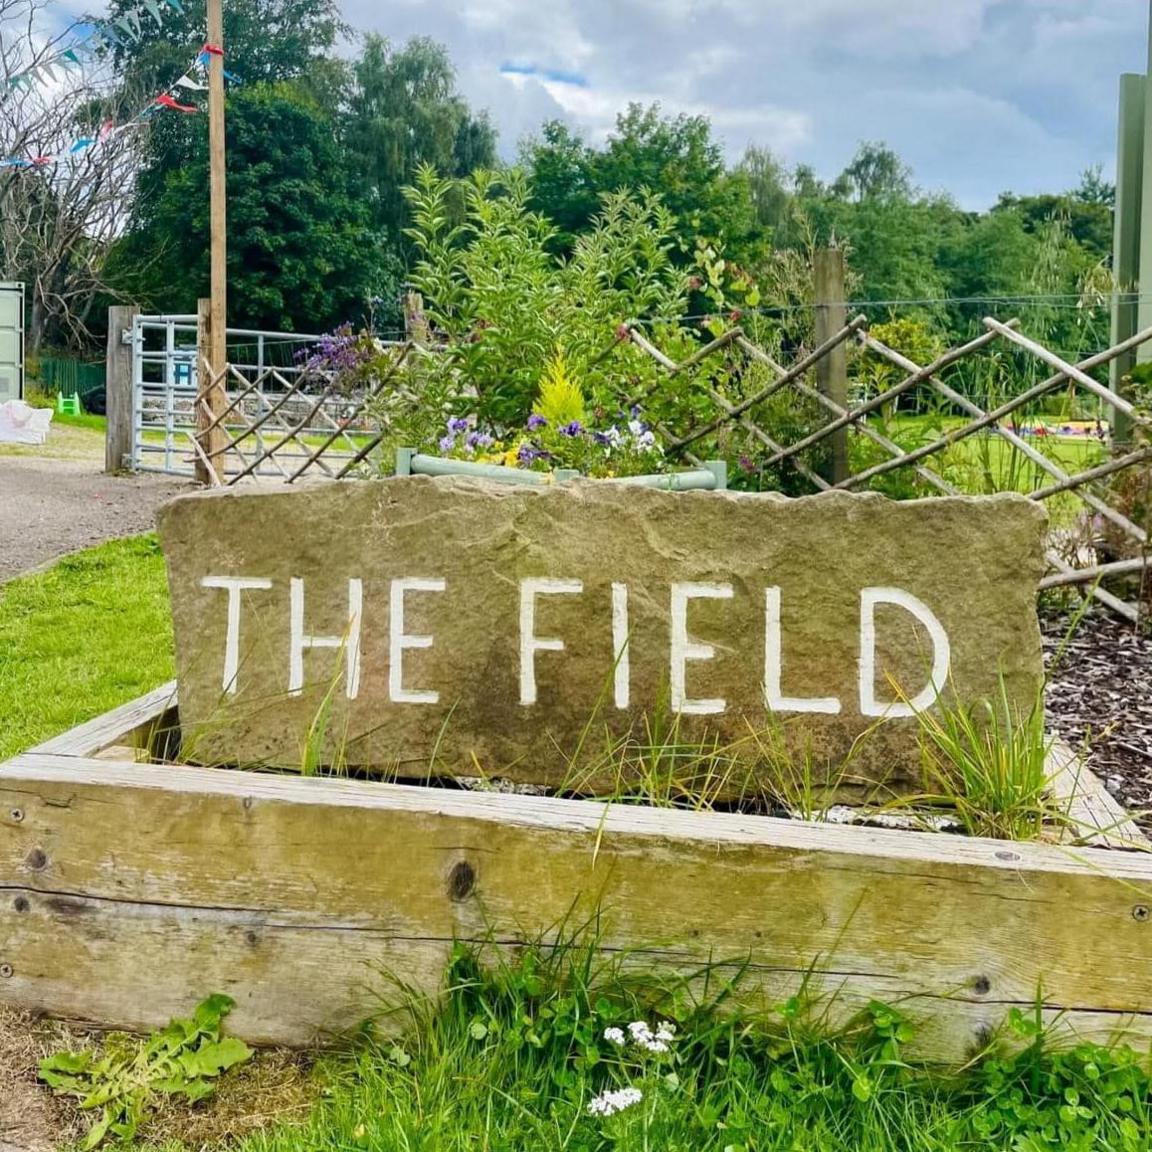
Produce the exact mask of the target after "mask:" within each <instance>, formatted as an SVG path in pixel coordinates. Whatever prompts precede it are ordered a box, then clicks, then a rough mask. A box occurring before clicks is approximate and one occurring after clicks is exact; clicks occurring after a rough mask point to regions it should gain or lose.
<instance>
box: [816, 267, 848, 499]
mask: <svg viewBox="0 0 1152 1152" xmlns="http://www.w3.org/2000/svg"><path fill="white" fill-rule="evenodd" d="M813 271H814V273H815V279H816V345H817V347H819V346H820V345H822V344H825V343H826V342H827V341H828V340H830V339H831V338H832V337H833V336H835V335H836V333H837V332H840V331H841V330H842V329H843V328H844V326H845V324H847V322H848V306H847V304H846V303H845V300H844V280H845V274H844V273H845V266H844V251H843V249H841V248H821V249H818V250H817V252H816V254H815V261H814V265H813ZM816 386H817V388H819V390H820V392H821V393H822V394H823V395H824V396H827V397H828V399H829V400H831V401H833V402H834V403H836V404H838V405H839V406H840V407H841V408H845V409H846V408H847V407H848V350H847V348H846V347H845V345H844V344H843V343H839V344H837V345H836V346H835V347H834V348H833V349H832V350H831V351H830V352H829V353H828V355H827V356H824V357H823V358H822V359H821V360H820V362H819V363H818V364H817V365H816ZM829 443H830V445H831V452H832V455H831V458H830V459H829V460H828V461H827V462H826V463H825V464H823V465H822V466H821V469H820V471H821V473H822V475H823V476H824V479H825V480H827V481H829V482H830V483H832V484H841V483H843V482H844V481H845V480H847V479H848V475H849V467H848V429H847V428H841V429H840V430H839V431H837V432H834V433H833V434H832V435H831V436H830V437H829Z"/></svg>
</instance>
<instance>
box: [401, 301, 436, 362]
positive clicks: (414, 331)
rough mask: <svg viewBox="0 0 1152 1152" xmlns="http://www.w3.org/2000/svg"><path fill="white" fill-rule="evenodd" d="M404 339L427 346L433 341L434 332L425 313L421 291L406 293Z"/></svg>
mask: <svg viewBox="0 0 1152 1152" xmlns="http://www.w3.org/2000/svg"><path fill="white" fill-rule="evenodd" d="M404 339H405V340H411V341H412V343H414V344H420V345H422V346H424V347H425V348H426V347H428V345H429V344H431V343H432V333H431V332H430V331H429V329H428V319H427V317H426V316H425V315H424V297H423V296H422V295H421V294H420V293H419V292H406V293H405V294H404Z"/></svg>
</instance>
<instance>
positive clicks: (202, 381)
mask: <svg viewBox="0 0 1152 1152" xmlns="http://www.w3.org/2000/svg"><path fill="white" fill-rule="evenodd" d="M208 46H209V49H210V51H209V56H208V155H209V171H210V185H211V204H210V220H211V262H212V274H211V295H210V306H209V310H208V321H209V322H208V332H207V333H204V332H201V337H200V348H201V356H200V365H199V368H200V372H199V398H200V400H201V401H202V402H201V403H198V404H197V406H196V412H197V426H198V427H199V428H200V429H202V430H205V429H208V428H209V426H210V425H211V424H212V422H213V420H214V419H215V417H216V416H218V415H219V414H220V413H221V412H223V410H224V408H225V407H226V406H227V403H228V401H227V397H226V384H225V381H226V379H227V377H226V375H225V369H226V366H227V361H228V212H227V169H226V167H225V150H224V56H223V54H222V53H223V50H224V0H208ZM203 319H204V317H203V314H202V316H201V322H202V324H203ZM224 445H225V439H224V429H223V428H222V427H220V426H219V425H217V426H216V427H214V428H211V429H210V430H208V431H205V432H204V435H203V438H202V440H201V447H202V448H203V449H204V453H205V455H206V456H207V457H208V459H209V460H210V461H211V468H212V470H213V471H214V472H215V474H216V476H215V478H216V479H220V478H221V477H222V474H223V471H224V457H223V456H222V455H221V454H220V452H221V450H222V449H223V448H224ZM208 467H209V466H208V465H207V464H205V463H204V462H203V461H202V460H198V461H197V465H196V473H197V479H199V480H200V481H201V482H203V483H208V482H209V481H210V480H211V479H212V477H210V476H209V475H208Z"/></svg>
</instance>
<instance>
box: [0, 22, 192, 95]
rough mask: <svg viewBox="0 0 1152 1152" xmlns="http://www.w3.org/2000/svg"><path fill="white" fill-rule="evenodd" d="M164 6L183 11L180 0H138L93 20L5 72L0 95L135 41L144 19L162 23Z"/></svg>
mask: <svg viewBox="0 0 1152 1152" xmlns="http://www.w3.org/2000/svg"><path fill="white" fill-rule="evenodd" d="M166 10H170V13H169V14H171V13H175V14H176V15H177V16H184V15H185V11H184V5H183V3H182V0H141V3H140V5H139V7H137V8H131V9H129V10H128V11H127V12H125V13H124V15H123V16H120V17H118V18H117V19H116V20H114V21H100V22H99V23H96V24H93V25H92V27H91V31H89V32H87V33H86V34H85V35H83V36H81V37H79V38H78V39H77V40H75V41H73V42H72V43H71V44H69V45H68V47H67V48H64V49H62V50H61V51H59V52H56V53H54V54H53V55H51V56H49V57H48V58H47V59H45V60H38V61H37V62H36V63H35V64H33V65H31V66H30V67H28V68H25V69H24V70H23V71H21V72H16V73H14V74H13V75H12V76H9V77H8V78H7V80H4V79H0V98H3V97H4V96H7V95H8V93H9V91H11V90H14V89H19V88H24V89H27V88H30V87H31V86H32V83H33V82H34V81H37V82H48V83H53V82H55V81H56V79H57V77H58V75H59V73H60V72H67V71H69V70H70V69H71V68H74V67H83V65H85V64H87V63H89V62H91V61H92V60H95V59H96V57H97V56H98V55H99V54H100V52H101V51H103V50H105V49H108V48H112V49H115V48H121V47H124V46H125V44H128V43H131V44H135V43H137V42H138V41H140V40H142V39H143V37H144V33H145V31H146V29H147V25H146V24H145V20H146V19H150V20H152V21H154V22H155V24H156V28H157V29H162V28H163V27H164V14H165V11H166Z"/></svg>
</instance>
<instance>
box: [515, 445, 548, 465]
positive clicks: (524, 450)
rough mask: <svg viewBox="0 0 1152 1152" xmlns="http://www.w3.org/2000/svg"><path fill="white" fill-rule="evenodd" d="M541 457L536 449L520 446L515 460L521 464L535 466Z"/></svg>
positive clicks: (530, 446)
mask: <svg viewBox="0 0 1152 1152" xmlns="http://www.w3.org/2000/svg"><path fill="white" fill-rule="evenodd" d="M543 455H544V453H543V452H541V451H540V450H539V449H537V448H533V447H532V445H531V444H521V445H520V451H519V452H518V453H517V455H516V459H517V460H519V461H520V463H521V464H535V463H536V461H537V460H539V459H540V457H541V456H543Z"/></svg>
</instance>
